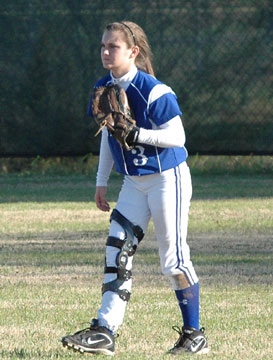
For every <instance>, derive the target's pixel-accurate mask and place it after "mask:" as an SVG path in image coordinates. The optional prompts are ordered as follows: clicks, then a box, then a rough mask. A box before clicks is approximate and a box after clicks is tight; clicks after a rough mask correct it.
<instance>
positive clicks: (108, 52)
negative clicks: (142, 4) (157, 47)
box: [62, 21, 208, 355]
mask: <svg viewBox="0 0 273 360" xmlns="http://www.w3.org/2000/svg"><path fill="white" fill-rule="evenodd" d="M151 57H152V54H151V50H150V46H149V43H148V40H147V37H146V35H145V33H144V31H143V30H142V29H141V27H139V26H138V25H137V24H135V23H133V22H129V21H126V22H125V21H124V22H114V23H111V24H109V25H107V26H106V28H105V30H104V32H103V36H102V41H101V60H102V64H103V67H104V68H105V69H107V70H109V74H108V75H107V76H105V77H104V78H102V79H101V80H99V81H98V82H97V84H96V85H95V87H98V86H105V85H106V86H107V85H110V84H113V83H117V84H119V85H120V86H121V87H123V88H124V89H125V91H126V93H127V96H128V99H129V102H130V105H131V107H132V109H133V113H134V115H135V120H136V124H137V128H136V129H137V133H136V134H134V137H133V138H134V141H133V144H132V145H133V149H132V150H130V151H126V150H124V149H122V148H121V146H120V145H119V144H118V142H117V141H116V140H115V139H114V137H113V136H112V135H111V134H110V132H108V130H107V129H106V128H104V129H103V131H102V138H101V146H100V158H99V166H98V173H97V183H96V185H97V187H96V195H95V201H96V205H97V207H98V208H99V209H100V210H102V211H109V210H110V206H109V203H108V202H107V199H106V194H107V183H108V178H109V175H110V172H111V170H112V167H113V165H115V168H116V171H118V172H119V173H121V174H123V175H124V182H123V185H122V188H121V191H120V194H119V197H118V201H117V204H116V208H115V209H114V210H113V212H112V214H111V225H110V231H109V237H108V239H107V243H106V258H105V259H106V260H105V261H106V264H105V277H104V284H103V291H102V292H103V295H102V302H101V307H100V309H99V310H98V316H97V319H94V320H92V322H91V325H90V327H88V328H87V329H84V330H81V331H78V332H77V333H75V334H74V335H70V336H65V337H64V338H63V339H62V342H63V345H64V346H67V347H68V348H72V349H74V350H78V351H80V352H90V353H103V354H105V355H113V354H114V345H115V344H114V342H115V341H114V333H115V332H116V331H117V329H118V327H119V326H120V325H121V324H122V322H123V318H124V314H125V309H126V304H127V302H128V300H129V297H130V291H131V286H132V279H131V268H132V258H133V254H134V253H135V251H136V248H137V245H138V243H139V242H140V241H141V239H142V238H143V235H144V233H145V231H146V229H147V226H148V222H149V220H150V218H152V219H153V222H154V227H155V233H156V239H157V243H158V248H159V255H160V263H161V268H162V273H163V274H164V275H166V276H167V277H168V278H169V279H170V282H171V285H172V287H173V289H174V291H175V294H176V297H177V299H178V303H179V307H180V310H181V313H182V318H183V327H182V329H180V328H177V327H174V329H175V330H177V331H178V332H179V335H180V336H179V339H178V341H177V342H176V344H175V345H174V347H173V348H172V349H170V350H169V353H171V354H181V353H184V352H190V353H207V352H208V345H207V340H206V337H205V335H204V332H203V329H200V327H199V283H198V278H197V276H196V273H195V271H194V268H193V265H192V262H191V260H190V251H189V246H188V244H187V242H186V236H187V226H188V213H189V207H190V200H191V195H192V186H191V176H190V171H189V168H188V166H187V163H186V159H187V151H186V149H185V147H184V144H185V133H184V129H183V125H182V122H181V115H182V112H181V110H180V108H179V106H178V103H177V98H176V95H175V93H174V92H173V91H172V89H171V88H170V87H168V86H166V85H165V84H163V83H162V82H160V81H159V80H157V79H156V78H155V77H154V71H153V68H152V62H151ZM89 114H90V116H92V107H91V101H90V106H89Z"/></svg>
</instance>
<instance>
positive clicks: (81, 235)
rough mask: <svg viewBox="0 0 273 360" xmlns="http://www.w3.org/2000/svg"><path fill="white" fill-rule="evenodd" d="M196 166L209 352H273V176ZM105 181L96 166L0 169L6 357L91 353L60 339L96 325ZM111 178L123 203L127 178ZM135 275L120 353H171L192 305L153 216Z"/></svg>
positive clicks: (224, 355)
mask: <svg viewBox="0 0 273 360" xmlns="http://www.w3.org/2000/svg"><path fill="white" fill-rule="evenodd" d="M193 173H194V175H193V186H194V193H193V200H192V206H191V213H190V222H189V234H188V242H189V244H190V247H191V253H192V260H193V262H194V264H195V268H196V271H197V273H198V275H199V278H200V285H201V297H200V303H201V325H202V326H205V327H206V333H207V335H208V339H209V344H210V349H211V351H210V353H209V354H208V355H207V356H204V358H206V359H208V360H210V359H215V360H216V359H217V360H219V359H220V360H226V359H227V360H234V359H236V360H245V359H248V360H257V359H265V360H267V359H268V360H269V359H271V358H272V346H273V342H272V330H273V325H272V324H273V315H272V305H273V302H272V295H273V294H272V264H273V259H272V250H273V244H272V238H273V217H272V216H273V190H272V189H273V180H272V176H271V175H270V174H262V173H259V174H253V175H245V174H243V173H239V174H234V173H233V174H213V175H210V174H208V173H206V172H205V173H204V174H203V175H202V174H201V173H198V172H193ZM94 181H95V177H94V174H74V175H71V174H70V175H58V176H56V175H50V174H46V175H41V174H36V175H30V174H26V176H25V175H24V176H21V175H18V174H17V175H16V174H10V175H4V176H1V177H0V214H1V216H0V358H1V359H7V360H13V359H32V360H34V359H37V360H39V359H79V358H83V357H82V356H80V355H78V354H76V353H73V352H69V351H67V350H66V349H63V348H62V346H61V343H60V339H61V337H62V336H64V335H65V334H67V333H71V332H74V331H76V330H79V329H80V328H82V327H85V326H86V325H85V324H84V323H86V322H88V321H89V320H90V319H91V318H92V317H96V312H97V309H98V307H99V304H100V299H101V295H100V288H101V283H102V279H103V263H104V249H105V245H104V244H105V240H106V237H107V230H108V226H109V214H104V213H102V212H99V211H98V210H97V209H96V207H95V204H94V202H93V198H94V191H95V187H94ZM111 184H112V187H111V191H110V193H109V194H108V195H109V196H108V198H109V200H110V202H111V205H112V207H114V205H115V200H116V196H117V194H118V191H119V187H120V184H121V178H120V177H119V176H116V175H115V176H112V178H111ZM133 275H134V285H133V294H132V298H131V300H130V302H129V304H128V309H127V312H126V316H125V321H124V324H123V325H122V327H121V328H120V330H119V334H120V336H119V338H118V339H117V346H116V358H118V359H121V360H123V359H128V360H129V359H130V360H133V359H139V360H144V359H172V358H173V357H171V356H170V355H166V350H167V349H168V348H170V347H171V346H172V345H173V343H174V342H175V341H176V339H177V334H176V333H175V332H174V331H172V326H173V325H180V323H181V315H180V313H179V310H178V306H177V303H176V300H175V296H174V293H173V291H172V290H171V288H170V286H169V283H168V281H167V279H166V278H164V277H163V276H162V275H161V271H160V267H159V258H158V253H157V246H156V240H155V237H154V233H153V226H152V224H151V225H150V227H149V231H148V233H147V234H146V236H145V239H144V240H143V242H142V243H141V245H140V246H139V249H138V251H137V253H136V255H135V259H134V269H133ZM88 357H90V356H88V355H85V356H84V358H88ZM96 358H97V359H102V358H104V357H103V356H97V357H96ZM183 358H190V357H189V356H184V357H183Z"/></svg>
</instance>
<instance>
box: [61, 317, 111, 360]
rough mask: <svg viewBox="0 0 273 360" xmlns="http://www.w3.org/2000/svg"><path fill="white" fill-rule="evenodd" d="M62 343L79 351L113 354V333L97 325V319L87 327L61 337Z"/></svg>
mask: <svg viewBox="0 0 273 360" xmlns="http://www.w3.org/2000/svg"><path fill="white" fill-rule="evenodd" d="M62 343H63V346H64V347H68V348H69V349H72V350H74V351H78V352H80V353H85V352H86V353H93V354H103V355H114V354H115V338H114V335H112V334H111V332H110V331H109V330H108V329H107V328H105V327H102V326H99V325H98V321H97V320H93V321H92V323H91V325H90V327H89V328H86V329H83V330H80V331H77V332H76V333H75V334H74V335H68V336H65V337H63V338H62Z"/></svg>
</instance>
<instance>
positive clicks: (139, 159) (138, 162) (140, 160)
mask: <svg viewBox="0 0 273 360" xmlns="http://www.w3.org/2000/svg"><path fill="white" fill-rule="evenodd" d="M144 150H145V149H144V147H143V146H139V145H137V146H136V147H135V148H134V149H133V150H131V151H132V154H133V155H136V157H135V158H134V160H133V162H134V165H135V166H143V165H145V164H146V163H147V161H148V158H147V156H145V155H144Z"/></svg>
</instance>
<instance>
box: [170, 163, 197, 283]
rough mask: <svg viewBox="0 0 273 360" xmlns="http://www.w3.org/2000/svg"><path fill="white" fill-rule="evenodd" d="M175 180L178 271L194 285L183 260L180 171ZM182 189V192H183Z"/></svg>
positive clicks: (177, 171) (177, 172)
mask: <svg viewBox="0 0 273 360" xmlns="http://www.w3.org/2000/svg"><path fill="white" fill-rule="evenodd" d="M174 170H175V178H176V255H177V267H176V268H177V269H179V270H181V271H182V272H183V273H184V274H185V276H186V278H187V280H188V282H189V283H190V284H191V285H193V284H194V280H193V278H192V276H191V273H190V271H189V269H188V267H186V266H184V258H183V239H182V231H181V230H182V224H181V211H182V201H183V199H182V190H183V189H182V187H181V173H180V169H179V167H178V168H175V169H174ZM181 189H182V190H181Z"/></svg>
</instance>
